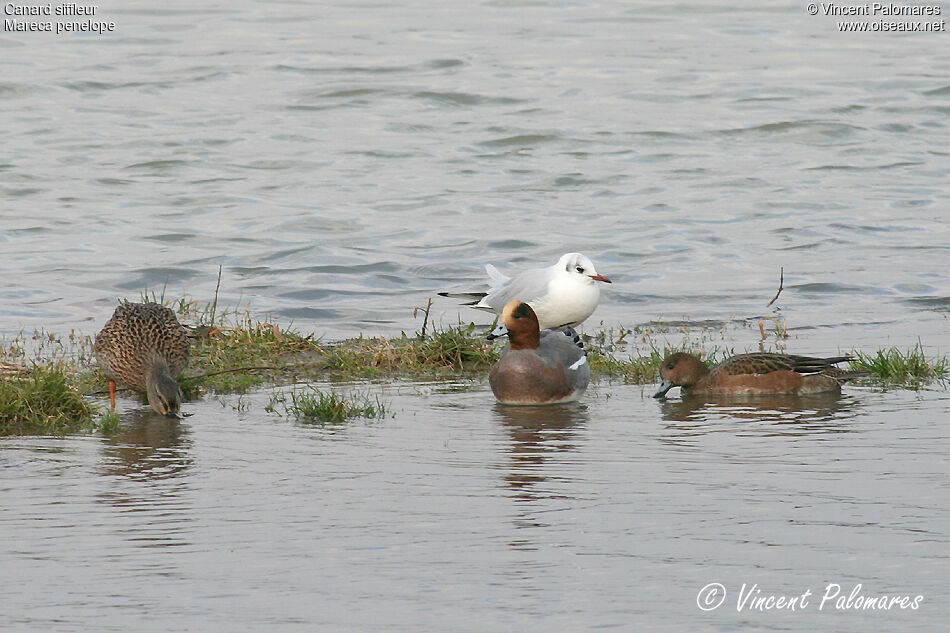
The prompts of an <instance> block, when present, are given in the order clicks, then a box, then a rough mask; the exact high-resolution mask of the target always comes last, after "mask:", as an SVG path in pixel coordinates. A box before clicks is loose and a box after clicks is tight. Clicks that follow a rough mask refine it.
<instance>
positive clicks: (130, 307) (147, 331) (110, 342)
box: [95, 303, 190, 415]
mask: <svg viewBox="0 0 950 633" xmlns="http://www.w3.org/2000/svg"><path fill="white" fill-rule="evenodd" d="M189 346H190V343H189V340H188V334H187V331H186V330H185V328H184V327H182V326H181V324H180V323H179V322H178V319H177V318H175V313H174V312H172V311H171V310H169V309H168V308H166V307H164V306H161V305H159V304H157V303H123V304H122V305H120V306H119V307H117V308H116V309H115V313H114V314H113V315H112V318H111V319H109V321H108V322H107V323H106V324H105V327H103V328H102V331H100V332H99V334H97V335H96V345H95V349H96V358H98V359H99V364H100V365H102V369H103V371H105V374H106V376H108V378H109V380H110V385H109V386H110V393H111V394H114V390H115V382H116V381H118V382H121V383H122V384H124V385H125V386H126V387H128V388H129V389H133V390H135V391H140V392H144V393H145V394H146V395H147V396H148V401H149V404H150V405H152V408H153V409H155V410H156V411H158V412H159V413H162V414H165V415H169V414H175V413H177V412H178V408H179V405H180V402H181V393H180V392H179V390H178V385H177V383H176V382H175V376H177V375H178V374H180V373H181V372H182V370H184V369H185V366H186V365H187V364H188V352H189ZM112 406H113V407H114V406H115V400H114V395H113V402H112Z"/></svg>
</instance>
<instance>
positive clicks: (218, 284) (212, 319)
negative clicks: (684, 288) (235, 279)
mask: <svg viewBox="0 0 950 633" xmlns="http://www.w3.org/2000/svg"><path fill="white" fill-rule="evenodd" d="M221 268H222V265H221V264H218V283H217V284H216V285H215V287H214V303H212V304H211V327H214V313H215V311H216V310H217V309H218V290H220V289H221Z"/></svg>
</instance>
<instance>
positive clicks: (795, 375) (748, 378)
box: [653, 352, 861, 398]
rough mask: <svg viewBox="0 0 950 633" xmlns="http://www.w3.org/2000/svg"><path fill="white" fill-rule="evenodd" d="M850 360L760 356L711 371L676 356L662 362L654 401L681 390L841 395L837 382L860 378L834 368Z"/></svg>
mask: <svg viewBox="0 0 950 633" xmlns="http://www.w3.org/2000/svg"><path fill="white" fill-rule="evenodd" d="M849 360H851V357H850V356H832V357H828V358H812V357H810V356H794V355H789V354H772V353H767V352H762V353H755V354H739V355H738V356H733V357H732V358H727V359H726V360H724V361H722V362H721V363H719V364H718V365H716V366H715V367H713V368H711V369H710V368H708V367H706V365H704V364H703V362H702V361H701V360H699V358H697V357H696V356H693V355H692V354H684V353H683V352H677V353H675V354H670V355H669V356H667V357H666V358H664V359H663V363H662V364H661V365H660V378H661V379H662V380H663V383H662V384H661V385H660V388H659V389H658V390H657V392H656V393H655V394H654V395H653V397H654V398H661V397H663V396H664V395H666V392H667V391H669V390H670V389H672V388H673V387H682V390H683V394H684V395H740V394H741V395H755V394H760V395H761V394H797V395H807V394H817V393H826V394H827V393H840V392H841V383H840V381H842V380H847V379H849V378H854V377H856V376H858V375H861V374H860V372H846V371H843V370H841V369H838V368H836V367H835V366H834V365H836V364H837V363H843V362H845V361H849Z"/></svg>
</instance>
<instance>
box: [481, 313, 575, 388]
mask: <svg viewBox="0 0 950 633" xmlns="http://www.w3.org/2000/svg"><path fill="white" fill-rule="evenodd" d="M506 334H507V335H508V341H509V342H508V347H506V348H505V351H504V352H503V353H502V356H501V358H500V359H499V360H498V362H497V363H495V366H494V367H492V370H491V374H490V375H489V376H488V382H489V384H491V390H492V393H494V394H495V397H496V398H498V400H499V401H500V402H502V403H504V404H553V403H556V402H570V401H572V400H576V399H577V398H578V397H580V395H581V394H582V393H584V390H585V389H587V384H588V383H589V382H590V367H589V366H588V365H587V353H586V352H585V351H584V344H583V343H581V340H580V337H578V336H577V333H576V332H574V330H573V329H571V328H567V329H565V330H563V331H562V330H544V331H543V332H542V331H541V330H540V328H539V327H538V317H537V315H536V314H535V312H534V310H533V309H532V308H531V306H529V305H528V304H527V303H524V302H523V301H519V300H517V299H514V300H512V301H509V302H508V304H507V305H506V306H505V309H504V310H502V315H501V324H500V325H499V326H498V327H497V328H495V329H494V330H493V331H492V332H491V334H489V335H488V338H489V340H491V339H495V338H498V337H500V336H505V335H506Z"/></svg>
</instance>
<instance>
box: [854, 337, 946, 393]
mask: <svg viewBox="0 0 950 633" xmlns="http://www.w3.org/2000/svg"><path fill="white" fill-rule="evenodd" d="M852 355H853V356H854V357H855V360H854V361H853V362H852V363H851V369H852V370H858V371H866V372H868V375H869V376H870V377H871V378H875V379H877V380H879V381H883V382H885V383H887V384H888V385H892V386H894V385H900V386H906V387H912V388H918V387H920V386H921V385H923V384H926V383H929V382H933V381H946V380H948V379H950V359H948V358H947V357H946V356H936V357H934V358H931V359H928V358H927V357H926V356H925V355H924V351H923V349H922V348H921V346H920V342H918V343H917V345H916V346H914V347H913V348H911V349H909V350H907V351H906V352H904V351H901V350H900V349H898V348H896V347H891V348H890V349H886V350H877V352H874V353H872V354H866V353H863V352H853V354H852Z"/></svg>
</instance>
